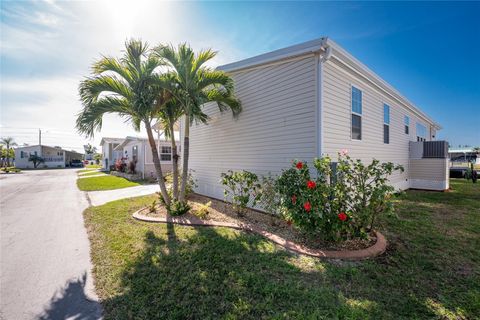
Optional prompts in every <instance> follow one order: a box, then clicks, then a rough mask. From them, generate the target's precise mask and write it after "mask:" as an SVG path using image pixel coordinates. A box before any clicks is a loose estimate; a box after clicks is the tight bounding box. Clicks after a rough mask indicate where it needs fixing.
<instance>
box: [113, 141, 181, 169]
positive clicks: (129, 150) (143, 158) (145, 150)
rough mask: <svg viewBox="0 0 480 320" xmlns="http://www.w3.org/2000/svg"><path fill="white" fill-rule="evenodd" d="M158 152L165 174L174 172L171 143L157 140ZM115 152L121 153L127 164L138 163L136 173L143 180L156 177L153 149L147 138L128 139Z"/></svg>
mask: <svg viewBox="0 0 480 320" xmlns="http://www.w3.org/2000/svg"><path fill="white" fill-rule="evenodd" d="M156 144H157V148H158V149H157V150H158V154H159V157H160V165H161V166H162V171H163V173H167V172H170V171H172V167H173V166H172V147H171V142H170V141H166V140H160V139H158V140H156ZM177 144H178V142H177ZM114 151H116V152H120V153H121V154H122V158H123V159H124V161H125V163H127V165H128V163H129V162H130V161H135V162H136V168H135V171H136V172H137V173H139V174H140V175H141V176H142V178H154V177H156V173H155V165H154V164H153V155H152V148H151V147H150V144H149V142H148V139H146V138H138V137H126V138H125V139H124V140H123V142H122V143H120V144H119V145H118V146H117V147H116V148H115V149H114Z"/></svg>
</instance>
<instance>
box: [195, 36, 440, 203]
mask: <svg viewBox="0 0 480 320" xmlns="http://www.w3.org/2000/svg"><path fill="white" fill-rule="evenodd" d="M219 69H220V70H224V71H225V72H228V73H229V74H230V75H231V76H232V78H233V79H234V82H235V90H236V94H237V97H238V98H239V99H240V100H241V102H242V106H243V111H242V113H241V114H240V115H239V116H238V118H237V119H232V116H231V115H230V114H226V113H225V114H222V113H220V112H219V111H218V108H217V107H216V106H215V105H213V104H209V105H206V106H205V107H204V110H205V112H206V113H207V114H208V115H209V116H210V117H211V120H210V121H209V123H208V125H203V124H193V125H192V127H191V129H190V168H191V169H193V170H194V177H195V178H196V179H197V184H198V189H197V190H196V191H197V192H199V193H201V194H205V195H208V196H211V197H215V198H222V197H223V187H222V185H221V184H220V182H219V181H220V174H221V173H222V172H226V171H227V170H230V169H231V170H242V169H245V170H249V171H252V172H255V173H257V174H260V175H263V174H268V173H269V172H270V173H272V174H278V173H280V172H281V170H282V169H285V168H287V167H289V166H290V165H291V162H292V160H293V159H300V160H303V161H307V162H309V163H312V160H313V158H315V157H320V156H322V155H329V156H331V157H332V158H334V159H335V158H336V155H337V152H339V151H340V150H342V149H347V150H348V151H349V154H350V156H351V157H352V158H359V159H362V160H364V161H371V160H372V159H373V158H376V159H378V160H380V161H382V162H386V161H391V162H394V163H396V164H402V165H403V166H404V167H405V169H406V170H405V172H404V173H403V174H398V173H397V174H395V175H394V176H393V177H392V178H391V179H390V181H391V183H392V185H394V186H395V187H396V188H398V189H407V188H410V187H411V185H410V181H409V180H410V176H409V175H410V171H409V165H410V157H409V141H417V140H421V141H423V140H425V141H429V140H432V139H434V138H435V134H436V131H437V130H439V129H440V126H439V125H438V124H437V123H435V122H434V121H433V120H432V119H431V118H429V117H428V116H427V115H426V114H424V113H423V112H422V111H421V110H420V109H418V108H417V107H416V106H414V105H413V104H412V103H411V102H409V101H408V100H407V99H406V98H404V97H403V96H402V95H401V94H400V93H398V92H397V91H396V90H395V89H393V88H392V87H391V86H390V85H389V84H387V83H386V82H385V81H384V80H382V79H380V78H379V77H378V76H377V75H376V74H374V73H373V72H372V71H371V70H369V69H368V68H367V67H366V66H364V65H363V64H362V63H360V62H359V61H358V60H356V59H355V58H354V57H352V56H351V55H350V54H348V53H347V52H346V51H345V50H344V49H342V48H341V47H340V46H339V45H338V44H336V43H335V42H333V41H331V40H330V39H328V38H320V39H317V40H313V41H309V42H306V43H302V44H299V45H295V46H292V47H288V48H285V49H280V50H277V51H273V52H270V53H267V54H263V55H260V56H257V57H253V58H249V59H246V60H242V61H239V62H235V63H231V64H228V65H224V66H221V67H219ZM359 122H361V129H360V128H358V127H359ZM352 123H353V127H352ZM407 124H408V125H407ZM406 127H408V128H406ZM417 136H418V137H417Z"/></svg>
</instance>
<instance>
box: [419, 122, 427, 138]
mask: <svg viewBox="0 0 480 320" xmlns="http://www.w3.org/2000/svg"><path fill="white" fill-rule="evenodd" d="M416 129H417V141H427V127H425V126H424V125H423V124H421V123H417V128H416Z"/></svg>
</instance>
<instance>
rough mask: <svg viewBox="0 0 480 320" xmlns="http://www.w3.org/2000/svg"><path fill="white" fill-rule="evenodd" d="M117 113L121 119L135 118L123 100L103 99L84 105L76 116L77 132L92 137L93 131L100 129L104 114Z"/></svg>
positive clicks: (114, 98)
mask: <svg viewBox="0 0 480 320" xmlns="http://www.w3.org/2000/svg"><path fill="white" fill-rule="evenodd" d="M108 113H117V114H119V115H120V116H122V117H127V118H128V119H131V118H132V116H136V115H135V114H132V112H131V105H130V103H129V102H128V100H127V99H125V98H118V97H103V98H101V99H99V100H96V101H92V102H91V103H88V104H84V108H83V109H82V111H81V112H80V113H79V114H78V115H77V121H76V128H77V131H78V132H79V133H81V134H84V135H86V136H90V137H93V135H94V133H95V131H98V130H100V129H101V128H102V119H103V116H104V115H105V114H108Z"/></svg>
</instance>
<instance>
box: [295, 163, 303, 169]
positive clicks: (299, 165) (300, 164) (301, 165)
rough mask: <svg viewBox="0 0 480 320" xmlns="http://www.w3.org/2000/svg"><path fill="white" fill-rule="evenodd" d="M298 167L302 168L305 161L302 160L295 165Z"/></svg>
mask: <svg viewBox="0 0 480 320" xmlns="http://www.w3.org/2000/svg"><path fill="white" fill-rule="evenodd" d="M295 166H296V167H297V169H299V170H300V169H302V168H303V163H302V162H297V164H296V165H295Z"/></svg>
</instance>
